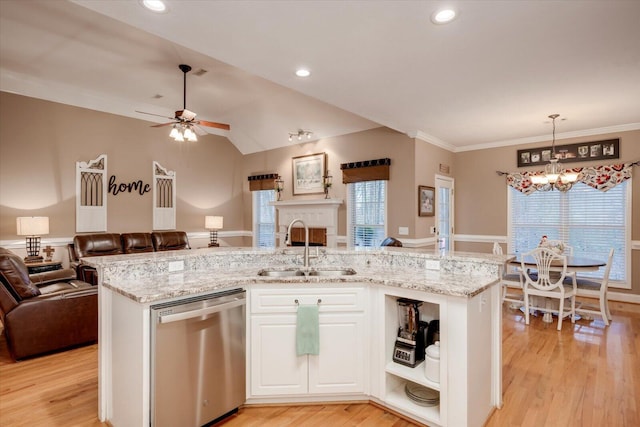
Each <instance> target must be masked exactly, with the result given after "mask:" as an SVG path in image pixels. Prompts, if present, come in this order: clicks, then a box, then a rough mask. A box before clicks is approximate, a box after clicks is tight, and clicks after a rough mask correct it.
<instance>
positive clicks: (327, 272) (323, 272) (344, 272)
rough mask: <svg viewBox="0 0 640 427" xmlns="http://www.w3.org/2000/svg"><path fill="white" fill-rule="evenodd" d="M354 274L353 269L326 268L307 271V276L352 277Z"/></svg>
mask: <svg viewBox="0 0 640 427" xmlns="http://www.w3.org/2000/svg"><path fill="white" fill-rule="evenodd" d="M354 274H356V271H355V270H354V269H353V268H328V269H320V270H311V271H309V276H352V275H354Z"/></svg>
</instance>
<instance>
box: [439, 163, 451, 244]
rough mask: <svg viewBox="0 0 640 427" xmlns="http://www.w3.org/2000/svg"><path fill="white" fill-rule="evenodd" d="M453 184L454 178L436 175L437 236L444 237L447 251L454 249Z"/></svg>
mask: <svg viewBox="0 0 640 427" xmlns="http://www.w3.org/2000/svg"><path fill="white" fill-rule="evenodd" d="M453 184H454V181H453V178H450V177H448V176H441V175H436V236H437V237H438V239H442V238H444V250H446V251H453V250H454V244H453V243H454V242H453V236H454V234H453V212H454V210H453V187H454V185H453ZM440 249H442V248H440Z"/></svg>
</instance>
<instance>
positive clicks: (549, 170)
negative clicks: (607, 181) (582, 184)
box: [530, 114, 578, 191]
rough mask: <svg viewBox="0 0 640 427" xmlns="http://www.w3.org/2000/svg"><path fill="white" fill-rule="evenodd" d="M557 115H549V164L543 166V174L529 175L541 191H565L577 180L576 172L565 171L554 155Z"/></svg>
mask: <svg viewBox="0 0 640 427" xmlns="http://www.w3.org/2000/svg"><path fill="white" fill-rule="evenodd" d="M559 116H560V115H559V114H551V115H550V116H549V118H550V119H551V120H552V121H553V142H552V143H551V159H550V160H549V164H548V165H547V166H546V167H545V168H544V173H543V174H541V175H532V176H531V177H530V178H531V183H532V184H533V185H535V187H536V188H537V189H538V190H541V191H549V190H559V191H567V190H569V189H570V188H571V187H572V186H573V183H574V182H576V181H577V180H578V174H577V173H575V172H571V171H565V170H564V169H563V168H562V166H560V164H559V163H558V158H557V157H556V119H557V118H558V117H559Z"/></svg>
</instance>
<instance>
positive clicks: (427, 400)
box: [404, 382, 440, 406]
mask: <svg viewBox="0 0 640 427" xmlns="http://www.w3.org/2000/svg"><path fill="white" fill-rule="evenodd" d="M404 392H405V393H406V394H407V397H409V399H411V400H412V401H413V403H415V404H416V405H420V406H436V405H438V404H439V403H440V393H439V392H437V391H436V390H432V389H430V388H428V387H425V386H421V385H419V384H416V383H412V382H408V383H407V384H406V385H405V386H404Z"/></svg>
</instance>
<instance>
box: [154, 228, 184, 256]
mask: <svg viewBox="0 0 640 427" xmlns="http://www.w3.org/2000/svg"><path fill="white" fill-rule="evenodd" d="M151 238H152V239H153V247H154V248H155V250H156V251H173V250H177V249H189V239H188V238H187V233H185V232H184V231H154V232H153V233H151Z"/></svg>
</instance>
